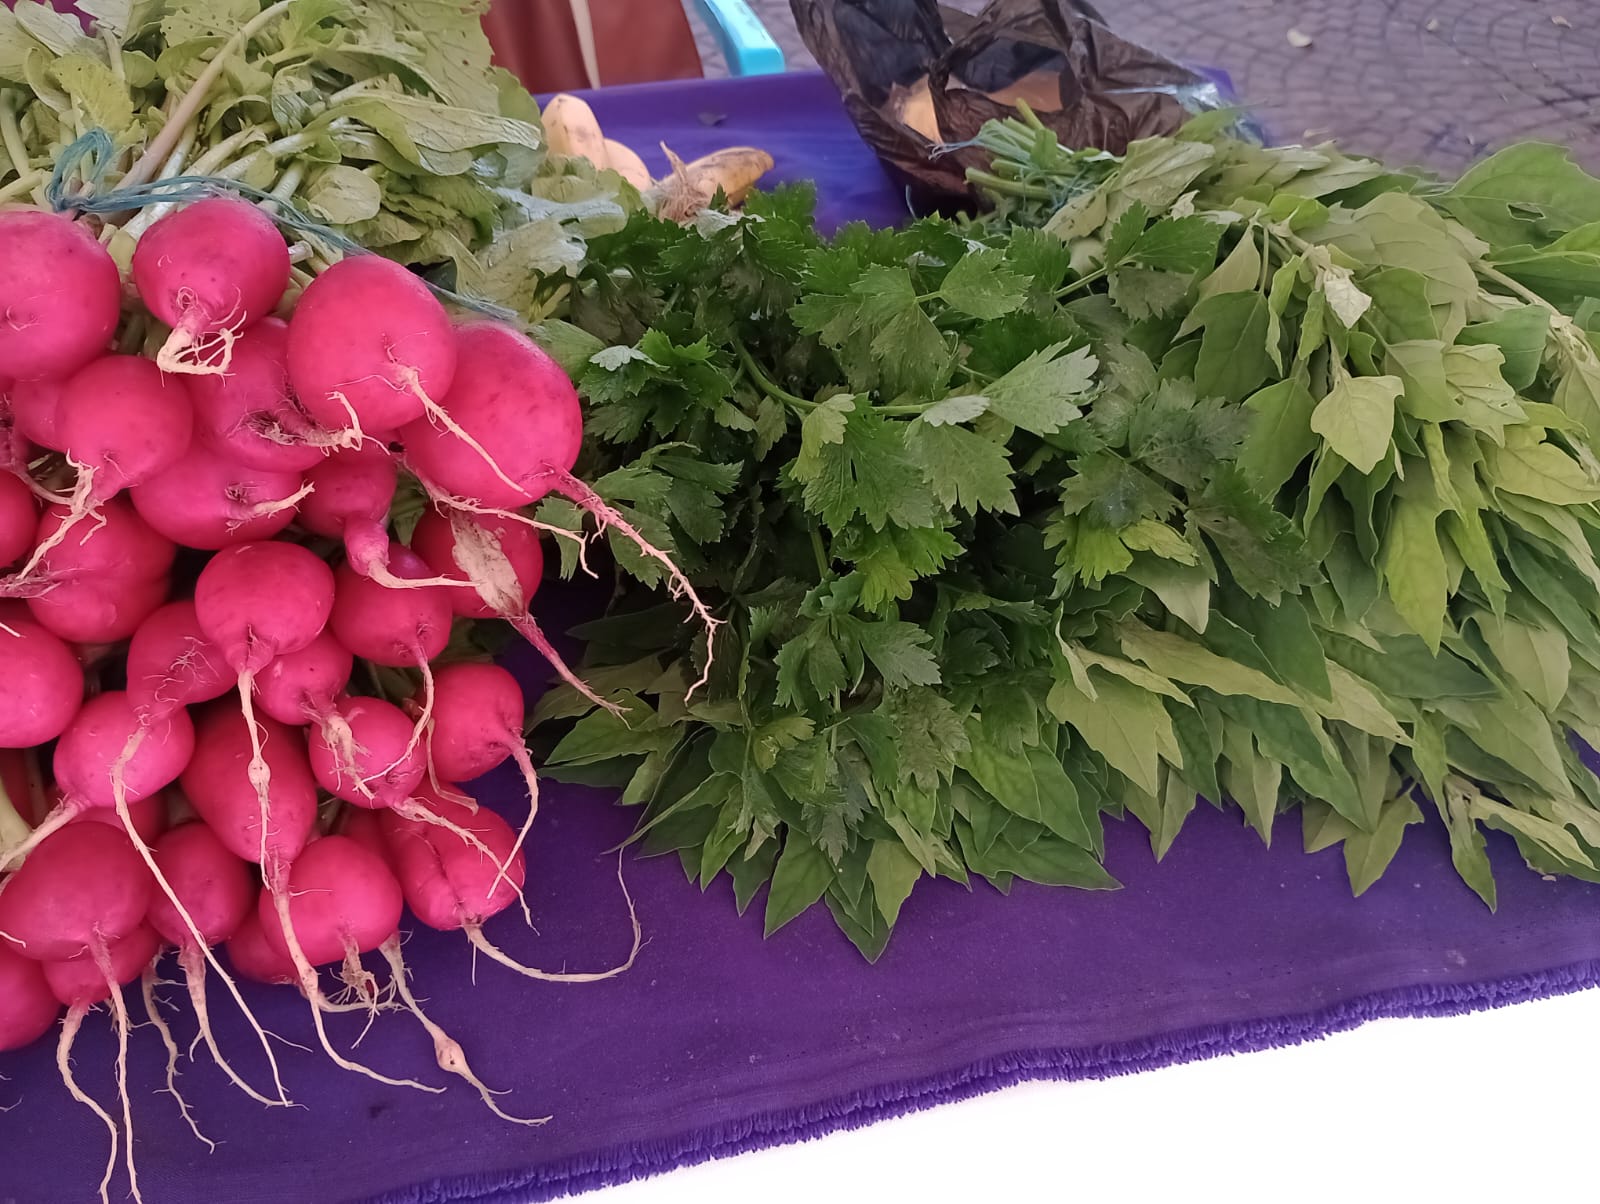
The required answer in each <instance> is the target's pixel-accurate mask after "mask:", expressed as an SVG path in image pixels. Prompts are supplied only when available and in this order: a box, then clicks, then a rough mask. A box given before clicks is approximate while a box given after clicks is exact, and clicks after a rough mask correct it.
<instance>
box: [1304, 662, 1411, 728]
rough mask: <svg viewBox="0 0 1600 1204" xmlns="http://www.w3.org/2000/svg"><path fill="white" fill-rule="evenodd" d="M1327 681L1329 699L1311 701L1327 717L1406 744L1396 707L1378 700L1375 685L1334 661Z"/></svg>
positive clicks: (1329, 668) (1331, 663)
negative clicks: (1329, 689)
mask: <svg viewBox="0 0 1600 1204" xmlns="http://www.w3.org/2000/svg"><path fill="white" fill-rule="evenodd" d="M1327 668H1328V682H1329V685H1330V686H1331V687H1332V690H1333V698H1332V699H1331V701H1330V700H1324V699H1314V700H1308V701H1310V703H1311V705H1312V706H1314V707H1315V708H1316V709H1317V710H1318V711H1320V712H1321V713H1322V714H1323V715H1324V716H1325V717H1326V718H1328V719H1335V720H1338V721H1339V722H1340V723H1348V724H1349V725H1350V726H1351V727H1353V728H1355V729H1357V730H1358V731H1363V732H1366V733H1367V734H1368V735H1371V736H1377V737H1378V738H1379V739H1382V740H1390V741H1393V742H1394V743H1396V744H1403V743H1406V734H1405V731H1404V729H1403V728H1401V726H1400V723H1399V717H1398V716H1397V715H1396V714H1395V712H1394V710H1393V708H1392V707H1391V706H1390V705H1388V704H1387V703H1385V702H1384V700H1383V699H1382V698H1380V697H1379V695H1378V693H1377V691H1376V690H1375V689H1374V688H1373V686H1372V685H1371V684H1370V683H1369V682H1366V681H1363V680H1362V679H1361V678H1359V677H1357V676H1356V675H1355V674H1354V673H1352V672H1350V670H1348V669H1346V668H1345V667H1344V666H1343V665H1340V664H1338V663H1336V662H1334V661H1328V662H1327Z"/></svg>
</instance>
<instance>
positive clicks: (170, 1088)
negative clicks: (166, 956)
mask: <svg viewBox="0 0 1600 1204" xmlns="http://www.w3.org/2000/svg"><path fill="white" fill-rule="evenodd" d="M159 961H160V957H159V956H158V957H157V959H156V961H153V962H151V963H150V965H149V967H148V968H146V970H145V972H144V978H143V980H142V981H141V984H140V985H141V988H142V990H143V994H144V1011H145V1015H147V1016H149V1017H150V1023H151V1024H152V1025H153V1026H154V1027H155V1030H156V1032H158V1033H160V1034H161V1044H162V1045H164V1046H166V1049H167V1085H166V1087H164V1088H163V1090H164V1091H166V1093H167V1094H168V1095H170V1096H171V1097H172V1098H173V1099H175V1100H177V1101H178V1111H179V1112H181V1113H182V1114H183V1119H184V1123H185V1124H187V1125H188V1126H189V1131H190V1132H191V1133H193V1134H194V1135H195V1139H196V1140H198V1141H199V1142H200V1143H201V1144H202V1145H204V1146H205V1147H206V1148H207V1152H208V1153H213V1154H214V1153H216V1150H217V1143H216V1142H214V1141H212V1140H211V1138H209V1137H207V1136H206V1135H205V1134H204V1133H202V1132H201V1131H200V1126H199V1125H198V1124H197V1123H196V1122H195V1119H194V1114H193V1113H191V1112H190V1111H189V1101H188V1100H186V1099H184V1098H183V1092H181V1091H179V1090H178V1043H177V1042H176V1041H174V1040H173V1039H172V1030H171V1029H170V1028H168V1027H167V1022H166V1021H165V1020H164V1019H162V1016H161V1005H160V1002H159V1001H158V1000H157V999H156V963H157V962H159Z"/></svg>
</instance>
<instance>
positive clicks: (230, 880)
mask: <svg viewBox="0 0 1600 1204" xmlns="http://www.w3.org/2000/svg"><path fill="white" fill-rule="evenodd" d="M155 859H156V864H157V865H159V866H160V867H161V872H162V874H163V875H164V876H165V877H166V879H167V881H168V882H170V883H171V884H172V889H173V892H174V893H175V894H176V895H177V897H178V900H179V902H180V903H181V904H182V906H183V909H184V910H185V911H186V912H187V913H188V915H189V918H190V919H191V920H193V921H194V926H195V928H197V929H199V932H200V936H199V941H201V942H204V943H205V944H206V945H220V944H222V943H223V942H224V941H227V940H229V939H230V938H232V936H233V934H234V933H236V932H237V931H239V926H240V925H241V924H243V923H244V921H245V918H246V917H247V916H249V915H250V914H251V912H252V910H253V909H254V907H255V902H256V886H255V882H254V880H253V878H252V876H251V873H250V866H249V864H248V863H247V862H246V861H245V860H244V859H243V858H241V857H240V856H238V855H237V854H236V853H234V852H232V851H231V850H230V849H229V848H228V847H227V846H226V845H225V844H223V843H222V841H221V840H220V839H219V838H218V836H217V834H216V833H215V832H213V831H212V830H211V828H210V827H209V826H207V825H206V824H204V823H200V822H198V821H190V822H189V823H186V824H180V825H179V826H178V827H176V828H173V829H172V831H170V832H168V833H167V834H166V835H165V836H163V837H162V838H161V839H160V840H159V841H157V842H156V846H155ZM149 918H150V923H151V924H152V925H153V926H154V927H155V930H156V931H157V932H159V933H160V934H161V936H162V938H163V939H164V940H166V941H168V942H169V943H170V944H172V945H175V946H176V947H177V948H179V949H184V948H186V947H189V946H193V945H195V944H196V938H195V936H194V934H193V932H192V931H191V930H190V928H189V925H188V924H187V923H186V922H185V921H184V919H183V917H182V916H181V915H179V913H178V908H177V906H176V905H174V904H173V902H172V901H171V900H169V899H167V898H165V897H163V896H160V895H157V896H156V897H155V898H154V899H153V900H152V901H151V904H150V917H149Z"/></svg>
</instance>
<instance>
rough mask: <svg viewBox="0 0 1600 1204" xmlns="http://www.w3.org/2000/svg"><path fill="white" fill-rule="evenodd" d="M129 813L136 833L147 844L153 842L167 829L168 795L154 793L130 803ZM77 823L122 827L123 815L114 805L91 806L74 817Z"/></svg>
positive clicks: (73, 820)
mask: <svg viewBox="0 0 1600 1204" xmlns="http://www.w3.org/2000/svg"><path fill="white" fill-rule="evenodd" d="M128 815H129V816H130V817H131V818H132V819H133V830H134V833H135V834H136V835H137V836H138V837H139V839H140V840H142V841H144V843H145V844H152V843H153V842H155V841H156V840H157V839H159V838H160V836H161V834H162V833H163V832H165V831H166V830H167V797H166V795H165V794H152V795H151V796H150V797H149V798H146V799H140V800H139V801H138V802H137V803H129V804H128ZM72 822H73V823H75V824H105V825H106V826H107V827H111V828H116V829H118V830H119V831H120V830H121V829H122V817H121V816H119V815H118V814H117V812H116V809H115V808H114V807H89V808H87V809H86V810H83V811H80V812H78V814H77V815H75V816H74V817H73V818H72Z"/></svg>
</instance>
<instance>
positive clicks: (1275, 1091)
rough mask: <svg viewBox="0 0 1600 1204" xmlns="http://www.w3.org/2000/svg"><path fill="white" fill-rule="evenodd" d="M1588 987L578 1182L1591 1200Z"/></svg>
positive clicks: (1591, 1013) (862, 1195)
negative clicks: (625, 1178) (650, 1172)
mask: <svg viewBox="0 0 1600 1204" xmlns="http://www.w3.org/2000/svg"><path fill="white" fill-rule="evenodd" d="M1597 1083H1600V991H1583V992H1579V993H1577V994H1574V995H1567V996H1562V997H1559V998H1556V999H1546V1000H1539V1001H1536V1002H1532V1003H1525V1004H1520V1005H1518V1006H1516V1007H1511V1008H1501V1009H1498V1010H1495V1011H1488V1012H1478V1013H1474V1014H1471V1015H1467V1016H1455V1017H1448V1018H1441V1019H1427V1020H1382V1021H1375V1022H1373V1023H1371V1024H1367V1025H1364V1026H1362V1027H1361V1028H1359V1029H1355V1030H1353V1031H1351V1032H1346V1033H1338V1034H1335V1035H1334V1036H1331V1037H1329V1038H1327V1039H1326V1040H1322V1041H1314V1042H1310V1043H1308V1044H1305V1045H1298V1046H1291V1047H1289V1048H1285V1049H1276V1050H1268V1051H1265V1052H1262V1053H1253V1054H1243V1055H1240V1056H1237V1057H1224V1058H1213V1059H1210V1060H1208V1061H1204V1062H1191V1063H1188V1064H1186V1065H1182V1066H1172V1067H1168V1068H1166V1069H1164V1070H1157V1071H1151V1072H1149V1073H1146V1074H1136V1075H1127V1076H1123V1077H1121V1078H1115V1079H1107V1080H1101V1081H1093V1082H1078V1083H1031V1084H1026V1085H1023V1086H1019V1087H1012V1088H1008V1089H1006V1090H1004V1091H1000V1092H997V1093H994V1094H991V1095H986V1096H982V1097H979V1098H977V1099H973V1100H967V1101H964V1102H962V1103H956V1104H949V1105H945V1106H941V1107H937V1108H933V1109H930V1110H928V1111H924V1112H918V1113H914V1114H912V1115H910V1116H906V1117H901V1118H899V1119H896V1120H889V1121H885V1122H883V1123H881V1124H875V1125H869V1126H868V1127H866V1128H864V1129H857V1130H854V1131H851V1132H843V1133H835V1134H832V1135H831V1136H828V1137H824V1138H821V1139H819V1140H816V1141H810V1142H805V1143H802V1144H799V1145H790V1146H781V1147H778V1148H776V1149H772V1150H764V1151H760V1152H757V1153H753V1154H745V1155H741V1156H739V1157H737V1158H729V1159H724V1160H721V1161H718V1162H710V1163H705V1164H703V1165H700V1166H696V1167H691V1168H688V1169H687V1170H680V1171H675V1172H673V1173H672V1174H670V1175H666V1176H662V1177H659V1178H655V1179H648V1180H641V1181H639V1182H635V1183H630V1184H625V1185H623V1186H620V1187H615V1188H611V1189H609V1190H607V1191H603V1192H598V1193H595V1194H594V1195H592V1196H590V1197H587V1198H589V1199H594V1200H597V1201H601V1200H603V1201H605V1202H606V1204H721V1202H723V1201H728V1202H730V1204H732V1202H734V1201H737V1202H739V1204H790V1202H793V1204H801V1202H804V1204H857V1202H862V1204H900V1202H902V1201H917V1202H919V1204H921V1202H937V1201H944V1200H951V1201H971V1202H973V1204H980V1202H982V1204H987V1202H988V1201H995V1202H996V1204H998V1202H1000V1201H1004V1202H1005V1204H1032V1202H1034V1201H1041V1202H1043V1201H1056V1200H1060V1201H1078V1200H1083V1201H1108V1200H1116V1201H1133V1202H1140V1201H1146V1200H1150V1201H1173V1202H1187V1201H1208V1200H1213V1199H1215V1200H1226V1201H1229V1202H1230V1204H1247V1202H1253V1201H1258V1200H1259V1201H1273V1202H1274V1204H1276V1202H1279V1201H1281V1202H1283V1204H1321V1202H1322V1201H1328V1202H1329V1204H1335V1202H1336V1204H1384V1202H1387V1201H1391V1200H1392V1201H1406V1202H1407V1204H1432V1202H1433V1201H1448V1202H1449V1204H1474V1202H1476V1201H1480V1200H1482V1201H1490V1200H1493V1201H1504V1202H1506V1204H1521V1202H1523V1201H1529V1202H1532V1201H1538V1200H1545V1201H1562V1202H1565V1201H1573V1202H1577V1201H1582V1200H1600V1172H1597V1171H1596V1170H1595V1168H1594V1165H1593V1163H1592V1160H1591V1153H1592V1151H1594V1150H1595V1148H1596V1146H1597V1145H1600V1123H1597V1119H1596V1115H1597V1111H1600V1106H1597V1098H1596V1089H1595V1084H1597Z"/></svg>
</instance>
